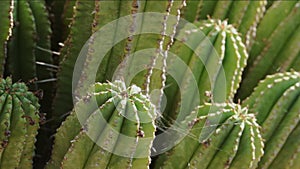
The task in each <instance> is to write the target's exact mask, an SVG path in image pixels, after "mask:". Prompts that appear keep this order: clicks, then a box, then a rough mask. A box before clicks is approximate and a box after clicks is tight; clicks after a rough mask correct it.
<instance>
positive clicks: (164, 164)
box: [154, 104, 264, 168]
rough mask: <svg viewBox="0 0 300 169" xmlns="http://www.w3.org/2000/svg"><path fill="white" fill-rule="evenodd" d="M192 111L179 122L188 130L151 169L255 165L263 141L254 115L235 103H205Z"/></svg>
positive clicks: (258, 158) (246, 166) (245, 166)
mask: <svg viewBox="0 0 300 169" xmlns="http://www.w3.org/2000/svg"><path fill="white" fill-rule="evenodd" d="M193 113H196V114H197V115H196V118H194V117H193V116H189V117H187V119H185V121H183V123H182V125H183V126H185V125H187V126H188V127H189V128H190V132H189V133H188V134H187V136H186V137H185V138H184V139H183V140H182V141H181V142H179V144H177V145H176V146H175V147H174V148H173V149H171V150H170V151H169V152H167V153H165V154H164V155H162V156H159V157H158V159H157V161H156V162H155V167H154V168H256V166H257V164H258V162H259V160H260V158H261V156H262V155H263V150H262V149H263V147H264V143H263V140H262V138H261V134H260V129H259V125H258V124H257V123H256V119H255V116H254V114H249V113H248V109H247V108H242V107H241V106H240V105H236V104H206V105H203V106H199V107H198V108H197V109H196V110H195V111H194V112H193ZM178 159H180V160H178Z"/></svg>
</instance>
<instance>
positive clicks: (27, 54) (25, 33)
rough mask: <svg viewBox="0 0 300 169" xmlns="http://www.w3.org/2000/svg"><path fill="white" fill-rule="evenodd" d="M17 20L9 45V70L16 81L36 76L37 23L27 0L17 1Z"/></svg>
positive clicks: (15, 11)
mask: <svg viewBox="0 0 300 169" xmlns="http://www.w3.org/2000/svg"><path fill="white" fill-rule="evenodd" d="M14 13H15V14H14V16H15V17H16V18H15V20H14V21H15V22H17V23H18V25H16V26H15V27H14V30H13V34H14V35H15V36H12V37H11V39H10V42H9V46H8V48H9V49H8V51H9V55H8V65H9V71H10V73H11V74H12V75H13V79H14V81H17V80H19V79H22V80H24V81H27V80H31V79H33V78H34V77H36V65H35V56H34V50H35V45H36V43H35V33H36V30H35V27H36V25H35V23H34V17H33V15H32V11H31V9H30V6H29V4H28V2H27V1H17V2H15V10H14Z"/></svg>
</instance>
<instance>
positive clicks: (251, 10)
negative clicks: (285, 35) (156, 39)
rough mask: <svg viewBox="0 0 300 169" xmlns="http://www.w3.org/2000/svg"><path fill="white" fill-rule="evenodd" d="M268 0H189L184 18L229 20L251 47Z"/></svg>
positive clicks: (193, 19) (192, 20) (191, 20)
mask: <svg viewBox="0 0 300 169" xmlns="http://www.w3.org/2000/svg"><path fill="white" fill-rule="evenodd" d="M266 5H267V1H266V0H261V1H250V0H244V1H233V0H228V1H211V0H201V1H188V5H187V8H186V10H185V11H184V16H183V17H184V18H185V19H187V20H188V21H190V22H194V21H199V20H206V19H208V18H207V17H211V18H213V19H221V20H228V23H230V24H232V25H234V27H235V28H236V29H237V30H238V32H239V33H241V37H242V39H243V42H244V43H245V45H246V46H247V47H248V48H249V47H251V45H252V43H253V39H254V38H255V36H256V27H257V25H258V24H259V22H260V20H261V18H262V16H263V15H264V12H265V8H266Z"/></svg>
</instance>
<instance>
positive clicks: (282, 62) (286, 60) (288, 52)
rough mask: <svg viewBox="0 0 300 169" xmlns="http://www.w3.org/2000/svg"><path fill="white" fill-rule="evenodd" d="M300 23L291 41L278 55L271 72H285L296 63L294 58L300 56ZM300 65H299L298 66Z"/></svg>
mask: <svg viewBox="0 0 300 169" xmlns="http://www.w3.org/2000/svg"><path fill="white" fill-rule="evenodd" d="M299 39H300V25H299V26H298V28H297V30H296V31H295V32H294V33H293V35H291V36H290V38H289V41H287V43H286V44H285V46H284V47H283V48H282V50H281V51H280V53H279V54H278V55H277V57H276V60H275V61H274V63H273V66H272V67H270V69H269V72H270V73H275V72H277V71H280V72H284V71H289V69H290V67H291V65H292V64H293V63H294V60H296V59H297V58H299V53H300V47H299ZM298 67H299V66H298Z"/></svg>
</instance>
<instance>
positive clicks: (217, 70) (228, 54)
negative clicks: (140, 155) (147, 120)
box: [166, 19, 248, 120]
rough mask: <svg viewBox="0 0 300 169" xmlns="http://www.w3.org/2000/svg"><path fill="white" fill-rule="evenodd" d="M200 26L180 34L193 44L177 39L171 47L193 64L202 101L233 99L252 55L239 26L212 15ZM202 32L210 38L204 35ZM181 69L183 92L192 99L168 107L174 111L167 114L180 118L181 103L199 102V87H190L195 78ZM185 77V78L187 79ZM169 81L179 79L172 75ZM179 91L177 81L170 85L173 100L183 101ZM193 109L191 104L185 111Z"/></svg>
mask: <svg viewBox="0 0 300 169" xmlns="http://www.w3.org/2000/svg"><path fill="white" fill-rule="evenodd" d="M197 26H199V29H198V30H190V29H188V28H183V29H182V30H181V34H179V35H178V38H179V39H180V40H182V42H184V43H185V44H189V45H190V46H189V47H187V46H185V45H183V44H182V42H180V41H177V42H175V44H174V46H173V48H171V51H172V52H174V53H176V54H177V55H178V56H179V57H180V58H181V59H182V60H183V61H184V62H185V63H186V64H187V65H189V68H190V69H191V71H192V72H193V77H190V78H195V80H196V81H197V83H198V88H199V90H198V88H197V91H199V94H200V104H202V103H204V102H223V101H225V100H227V99H229V100H230V99H233V97H234V94H235V92H236V90H237V88H238V87H239V83H240V81H241V74H242V71H243V69H244V67H245V66H246V60H247V57H248V54H247V52H246V48H245V45H244V44H243V42H242V39H241V37H240V36H239V35H238V32H237V30H236V29H235V28H234V27H233V26H232V25H230V24H228V23H227V22H226V21H224V22H222V21H220V20H213V19H211V20H208V21H203V22H200V23H197ZM202 32H203V33H204V34H205V35H206V36H207V38H206V37H204V36H203V35H202ZM203 49H205V50H203ZM170 65H171V66H170V67H171V68H170V69H174V70H176V69H178V68H176V67H172V64H170ZM184 71H185V70H184ZM180 73H183V76H182V77H181V80H182V81H181V84H179V85H181V86H182V88H184V89H187V90H186V91H181V92H183V95H186V96H188V97H186V98H189V99H186V100H185V101H186V102H185V103H184V104H183V103H179V104H173V106H174V107H169V110H167V111H168V112H169V113H170V114H167V116H168V117H173V118H174V119H175V118H176V117H175V116H174V115H176V113H177V112H178V110H179V108H180V107H179V105H181V104H182V105H188V106H190V104H191V103H192V102H197V101H196V100H195V99H194V97H193V96H195V92H197V91H191V90H190V89H189V88H192V87H190V86H191V84H190V80H191V79H187V78H188V76H184V73H185V72H180ZM183 77H185V78H184V79H183ZM225 79H226V82H225ZM222 81H223V82H222ZM168 83H170V84H174V83H175V82H173V81H172V80H171V79H170V81H169V82H168ZM224 83H226V84H224ZM188 89H189V90H188ZM176 92H177V91H176V86H174V85H171V87H169V88H168V89H166V94H167V96H168V101H171V102H173V103H176V102H178V101H179V99H180V96H179V94H178V93H177V96H176ZM207 92H209V93H211V96H212V97H208V96H207V94H206V93H207ZM176 97H177V98H176ZM174 98H175V99H174ZM176 99H177V100H176ZM197 104H199V103H197ZM192 109H193V107H192V106H191V107H187V109H186V110H184V111H185V112H191V111H192ZM174 112H176V113H174ZM171 113H172V114H171ZM184 118H185V117H184V116H182V117H179V119H181V120H183V119H184Z"/></svg>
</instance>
